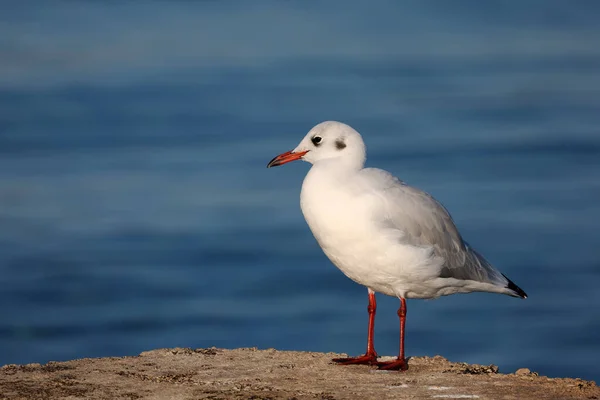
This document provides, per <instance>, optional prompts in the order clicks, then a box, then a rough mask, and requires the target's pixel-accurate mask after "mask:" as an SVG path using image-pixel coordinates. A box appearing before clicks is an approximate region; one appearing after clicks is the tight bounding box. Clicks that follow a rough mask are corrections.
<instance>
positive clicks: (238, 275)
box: [0, 0, 600, 379]
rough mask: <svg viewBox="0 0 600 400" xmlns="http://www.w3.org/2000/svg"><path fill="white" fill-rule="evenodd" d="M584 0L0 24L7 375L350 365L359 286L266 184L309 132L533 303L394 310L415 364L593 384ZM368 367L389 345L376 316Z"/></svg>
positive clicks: (591, 74)
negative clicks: (322, 359) (319, 361)
mask: <svg viewBox="0 0 600 400" xmlns="http://www.w3.org/2000/svg"><path fill="white" fill-rule="evenodd" d="M599 13H600V3H598V2H592V1H588V2H586V1H582V2H578V3H577V4H576V3H570V2H564V1H549V0H545V1H519V2H505V1H500V0H495V1H487V2H480V1H454V2H446V1H441V0H440V1H416V0H415V1H403V2H398V1H391V0H390V1H378V2H359V1H328V2H319V3H309V2H305V1H286V2H281V1H253V2H249V1H248V2H241V1H239V2H234V1H232V2H217V1H202V2H200V1H198V2H188V1H181V2H166V1H164V2H160V1H155V2H146V3H144V5H141V4H138V3H135V2H121V3H119V2H61V3H52V5H50V4H49V3H47V2H43V1H38V2H34V1H32V2H21V3H19V2H12V3H9V2H5V3H2V5H0V36H1V37H2V38H3V40H2V41H1V42H0V364H6V363H28V362H46V361H49V360H68V359H72V358H80V357H99V356H121V355H135V354H138V353H139V352H141V351H144V350H148V349H154V348H160V347H175V346H186V347H209V346H218V347H228V348H233V347H241V346H244V347H246V346H258V347H260V348H270V347H275V348H278V349H293V350H309V351H335V352H346V353H349V354H359V353H361V352H363V351H364V347H365V341H366V328H367V326H366V324H367V312H366V306H367V291H366V289H365V288H363V287H360V286H358V285H356V284H355V283H353V282H351V281H350V280H348V279H347V278H345V277H344V276H343V275H342V274H341V273H340V272H339V271H338V270H337V269H336V268H335V267H333V266H332V265H331V264H330V263H329V261H328V260H327V259H326V257H325V256H324V255H323V254H322V253H321V250H320V249H319V247H318V245H317V244H316V242H315V240H314V239H313V237H312V236H311V233H310V231H309V230H308V227H307V226H306V223H305V222H304V219H303V217H302V215H301V212H300V209H299V192H300V186H301V183H302V178H303V176H304V174H305V173H306V171H307V170H308V167H309V166H308V165H307V164H303V163H294V164H290V165H288V166H285V167H282V168H277V169H271V170H267V169H266V168H265V166H266V163H267V162H268V161H269V160H270V159H271V158H272V157H273V156H275V155H277V154H279V153H281V152H284V151H287V150H289V149H291V148H293V147H295V145H296V144H297V142H298V141H299V140H300V139H301V138H302V137H303V136H304V134H305V133H306V132H307V131H308V130H309V129H310V128H311V127H312V126H313V125H315V124H316V123H318V122H320V121H322V120H328V119H334V120H341V121H344V122H347V123H349V124H351V125H352V126H354V127H355V128H356V129H357V130H358V131H359V132H361V133H362V134H363V136H364V139H365V141H366V143H367V146H368V154H369V159H368V161H367V163H368V164H369V165H370V166H377V167H381V168H385V169H388V170H389V171H391V172H393V173H394V174H396V175H397V176H399V177H400V178H402V179H403V180H405V181H407V182H408V183H410V184H412V185H414V186H417V187H420V188H423V189H425V190H427V191H428V192H430V193H432V194H433V195H434V196H435V197H437V198H438V199H439V200H440V201H442V202H443V203H444V204H445V205H446V207H447V208H449V209H450V210H451V212H452V214H453V216H454V218H455V220H456V223H457V225H458V226H459V228H460V229H461V231H462V232H463V235H464V237H465V239H467V240H468V241H469V242H470V243H471V244H472V245H473V246H474V247H475V248H477V249H478V250H479V251H480V252H482V253H484V254H485V255H486V256H487V257H488V258H489V259H490V261H492V262H493V263H494V264H495V265H496V266H497V267H498V268H499V269H500V270H501V271H502V272H504V273H505V274H506V275H507V276H509V277H510V278H511V279H512V280H514V281H515V282H516V283H517V284H518V285H519V286H521V287H522V288H523V289H524V290H525V291H526V292H527V293H528V294H529V296H530V298H529V299H527V300H518V299H514V298H509V297H507V296H499V295H493V294H469V295H456V296H450V297H445V298H441V299H439V300H432V301H421V300H414V301H409V302H408V320H407V329H408V330H407V338H406V345H407V351H408V354H409V355H419V356H420V355H435V354H441V355H444V356H445V357H448V358H450V359H452V360H455V361H467V362H476V363H482V364H488V363H495V364H498V365H499V366H500V369H501V371H503V372H511V371H514V370H515V369H517V368H520V367H529V368H531V369H532V370H535V371H538V372H540V373H541V374H544V375H549V376H574V377H575V376H578V377H583V378H588V379H600V366H599V365H598V356H599V353H600V334H599V333H598V332H600V290H598V287H599V286H600V234H599V233H598V232H599V231H598V224H599V223H600V46H599V45H598V43H600V24H598V23H597V21H598V20H597V16H598V14H599ZM378 300H379V310H378V314H377V322H376V342H375V347H376V349H377V350H378V352H379V353H380V354H386V355H393V354H395V353H396V352H397V346H398V321H397V316H396V313H395V312H396V308H397V303H398V301H397V300H396V299H393V298H389V297H385V296H379V298H378Z"/></svg>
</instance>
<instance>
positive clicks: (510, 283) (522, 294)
mask: <svg viewBox="0 0 600 400" xmlns="http://www.w3.org/2000/svg"><path fill="white" fill-rule="evenodd" d="M502 276H503V277H504V278H506V280H507V281H508V285H506V288H507V289H510V290H512V291H513V292H515V294H514V296H515V297H520V298H522V299H526V298H527V293H525V291H524V290H523V289H521V288H520V287H518V286H517V285H515V283H514V282H513V281H511V280H510V279H508V278H507V277H506V275H504V274H502Z"/></svg>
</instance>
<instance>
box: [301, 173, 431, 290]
mask: <svg viewBox="0 0 600 400" xmlns="http://www.w3.org/2000/svg"><path fill="white" fill-rule="evenodd" d="M362 184H363V182H362V181H361V180H358V179H356V177H355V176H353V175H352V174H335V173H326V172H325V171H324V170H322V169H321V168H319V167H318V166H315V167H313V168H312V169H311V171H310V172H309V173H308V174H307V176H306V178H305V180H304V183H303V185H302V192H301V195H300V205H301V208H302V212H303V214H304V218H305V219H306V222H307V223H308V226H309V227H310V229H311V231H312V233H313V235H314V236H315V238H316V239H317V242H318V243H319V245H320V246H321V248H322V249H323V251H324V253H325V254H326V255H327V257H328V258H329V259H330V260H331V262H333V264H334V265H335V266H336V267H338V268H339V269H340V270H341V271H342V272H343V273H344V274H345V275H346V276H347V277H349V278H350V279H352V280H353V281H355V282H357V283H359V284H362V285H364V286H367V287H369V288H371V289H372V290H374V291H376V292H380V293H384V294H387V295H390V296H404V295H405V294H406V292H407V290H408V289H409V282H411V281H412V280H413V279H412V278H413V277H414V278H417V277H416V276H413V275H416V273H415V271H414V269H413V268H411V267H418V266H419V265H423V264H425V263H429V262H430V258H431V253H430V251H428V250H427V249H422V248H416V247H414V246H405V245H402V244H400V242H399V241H398V240H397V239H398V235H401V234H402V233H401V232H400V231H398V230H396V229H389V230H388V229H385V227H383V226H381V224H378V223H377V221H376V219H375V217H376V216H375V215H374V214H373V210H377V209H380V207H378V204H377V203H378V201H379V200H380V199H378V197H377V195H376V193H373V192H372V191H370V190H369V188H365V187H363V186H362ZM418 280H422V278H420V277H419V278H418Z"/></svg>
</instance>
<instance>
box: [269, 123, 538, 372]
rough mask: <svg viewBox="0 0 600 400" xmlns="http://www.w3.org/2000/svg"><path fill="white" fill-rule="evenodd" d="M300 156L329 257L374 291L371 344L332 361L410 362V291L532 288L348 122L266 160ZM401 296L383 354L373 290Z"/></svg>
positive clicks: (435, 293) (389, 365) (310, 217)
mask: <svg viewBox="0 0 600 400" xmlns="http://www.w3.org/2000/svg"><path fill="white" fill-rule="evenodd" d="M295 160H303V161H306V162H309V163H311V164H312V167H311V168H310V170H309V172H308V174H307V175H306V177H305V178H304V182H303V183H302V191H301V194H300V207H301V209H302V213H303V214H304V218H305V219H306V222H307V223H308V226H309V228H310V230H311V231H312V233H313V235H314V237H315V239H316V240H317V242H318V244H319V245H320V247H321V249H322V250H323V252H324V253H325V255H326V256H327V257H328V258H329V260H330V261H331V262H332V263H333V264H334V265H335V266H336V267H337V268H339V269H340V270H341V271H342V272H343V273H344V274H345V275H346V276H347V277H348V278H350V279H352V280H353V281H354V282H356V283H358V284H360V285H363V286H366V287H367V290H368V295H369V306H368V308H367V310H368V313H369V329H368V336H367V351H366V353H365V354H364V355H362V356H359V357H347V358H335V359H333V361H334V362H336V363H339V364H343V365H350V364H366V365H375V366H377V367H378V368H379V369H383V370H401V371H404V370H407V369H408V363H407V360H406V358H405V355H404V331H405V330H404V326H405V323H406V299H433V298H438V297H440V296H447V295H451V294H455V293H470V292H491V293H501V294H506V295H508V296H512V297H520V298H523V299H525V298H527V294H526V293H525V292H524V291H523V290H522V289H521V288H519V287H518V286H517V285H516V284H515V283H514V282H512V281H511V280H510V279H508V278H507V277H506V276H505V275H503V274H502V273H501V272H500V271H498V270H497V269H495V268H494V267H493V266H492V265H491V264H490V263H489V262H488V261H487V260H486V259H485V258H484V257H483V256H482V255H481V254H479V253H478V252H477V251H475V249H473V248H472V247H471V246H469V244H468V243H467V242H466V241H464V240H463V238H462V237H461V235H460V233H459V232H458V229H457V228H456V225H455V224H454V221H453V220H452V217H451V216H450V213H449V212H448V210H446V208H444V206H443V205H442V204H441V203H439V202H438V201H437V200H435V199H434V198H433V197H432V196H431V195H429V194H428V193H426V192H424V191H422V190H420V189H417V188H415V187H412V186H409V185H407V184H406V183H404V182H403V181H401V180H400V179H398V178H396V177H395V176H393V175H392V174H390V173H389V172H387V171H384V170H381V169H377V168H365V167H364V165H365V161H366V147H365V144H364V142H363V139H362V136H361V135H360V134H359V133H358V132H357V131H356V130H354V129H353V128H352V127H350V126H349V125H346V124H344V123H341V122H336V121H326V122H322V123H320V124H318V125H316V126H315V127H314V128H312V129H311V130H310V131H309V132H308V134H307V135H306V136H305V137H304V139H302V141H301V142H300V144H298V146H296V148H295V149H294V150H292V151H288V152H285V153H283V154H280V155H278V156H277V157H275V158H273V159H272V160H271V161H270V162H269V164H268V165H267V168H270V167H275V166H279V165H283V164H286V163H289V162H291V161H295ZM376 292H377V293H382V294H385V295H388V296H393V297H396V298H398V299H399V300H400V308H399V309H398V317H399V318H400V349H399V354H398V357H397V358H396V359H395V360H393V361H385V362H379V361H378V359H377V357H378V356H377V352H376V351H375V346H374V343H373V341H374V339H373V336H374V329H375V313H376V311H377V302H376V299H375V293H376Z"/></svg>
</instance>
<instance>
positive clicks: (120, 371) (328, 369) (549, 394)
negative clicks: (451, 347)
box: [0, 348, 600, 399]
mask: <svg viewBox="0 0 600 400" xmlns="http://www.w3.org/2000/svg"><path fill="white" fill-rule="evenodd" d="M340 356H344V355H340V354H335V353H312V352H295V351H277V350H275V349H267V350H258V349H256V348H245V349H233V350H226V349H217V348H209V349H189V348H175V349H159V350H152V351H146V352H143V353H141V354H140V355H139V356H135V357H108V358H86V359H80V360H72V361H66V362H49V363H47V364H45V365H40V364H27V365H14V364H12V365H5V366H3V367H0V399H59V398H70V399H88V398H89V399H358V398H360V399H388V398H389V399H391V398H394V399H435V398H447V399H452V398H455V399H457V398H463V399H466V398H471V399H582V398H583V399H600V388H598V386H596V384H595V383H594V382H591V381H584V380H582V379H572V378H547V377H544V376H539V375H538V374H537V373H535V372H531V371H530V370H529V369H527V368H521V369H519V370H518V371H517V372H515V373H514V374H502V373H499V372H498V367H496V366H494V365H490V366H482V365H473V364H467V363H455V362H450V361H448V360H446V359H445V358H443V357H441V356H435V357H412V358H410V359H409V370H408V371H406V372H385V371H378V370H377V369H374V368H373V367H369V366H339V365H335V364H333V363H331V361H330V360H331V358H334V357H340Z"/></svg>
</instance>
